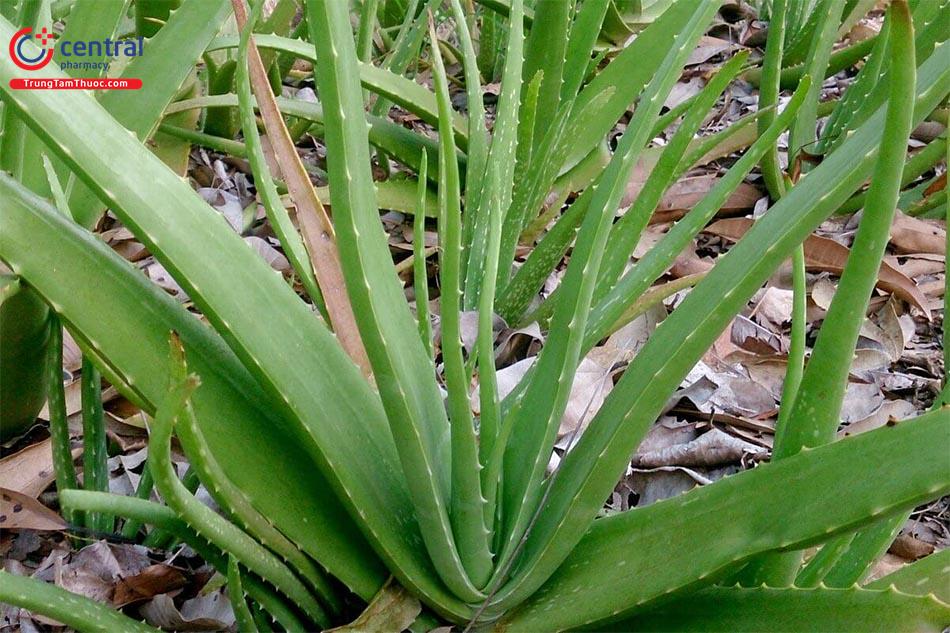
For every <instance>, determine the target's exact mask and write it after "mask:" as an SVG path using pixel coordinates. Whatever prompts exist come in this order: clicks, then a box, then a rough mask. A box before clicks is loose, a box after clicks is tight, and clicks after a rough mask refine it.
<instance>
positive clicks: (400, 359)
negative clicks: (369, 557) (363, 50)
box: [307, 0, 482, 601]
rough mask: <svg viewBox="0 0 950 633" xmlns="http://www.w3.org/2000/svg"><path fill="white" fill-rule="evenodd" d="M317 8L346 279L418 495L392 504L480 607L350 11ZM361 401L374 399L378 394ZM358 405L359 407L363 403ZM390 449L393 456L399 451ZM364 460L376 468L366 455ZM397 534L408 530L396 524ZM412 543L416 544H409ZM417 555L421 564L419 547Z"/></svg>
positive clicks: (312, 15) (447, 575) (442, 415)
mask: <svg viewBox="0 0 950 633" xmlns="http://www.w3.org/2000/svg"><path fill="white" fill-rule="evenodd" d="M307 8H308V21H309V24H310V29H311V31H312V34H313V40H314V42H315V46H316V50H317V64H316V72H317V75H316V77H317V86H318V88H319V90H320V95H321V97H322V99H323V105H324V115H325V117H326V145H327V150H328V161H327V167H328V173H329V176H330V193H331V204H332V207H333V219H334V227H335V228H336V231H337V239H338V243H339V245H340V250H341V251H342V252H344V253H349V256H348V257H344V258H343V260H342V264H343V274H344V277H345V279H346V286H347V292H348V294H349V296H350V300H351V301H352V303H353V311H354V313H355V314H356V316H357V324H358V325H359V329H360V334H361V336H362V338H363V342H364V345H365V346H366V351H367V354H368V356H369V359H370V362H371V364H372V367H373V374H374V378H375V380H376V384H377V386H378V388H379V395H380V398H381V400H382V404H383V407H385V411H386V415H385V417H386V418H388V421H389V425H388V426H389V429H390V431H391V433H392V438H393V439H394V440H395V452H397V453H398V457H399V460H400V462H401V464H402V468H403V471H404V473H405V482H406V484H407V492H408V494H409V499H400V500H398V501H397V500H396V499H392V500H391V501H388V502H387V505H389V506H390V507H391V508H392V509H393V511H394V512H397V511H398V513H406V512H408V511H410V510H411V509H412V508H414V509H415V515H416V516H417V517H418V522H419V528H420V529H421V536H422V539H423V542H424V544H425V551H427V552H428V555H429V557H430V558H431V561H432V565H433V566H434V567H435V569H436V570H437V572H438V575H439V577H440V578H441V579H442V581H443V582H445V583H446V586H448V587H449V588H450V589H451V591H452V592H453V593H454V594H455V595H456V596H459V597H460V598H462V599H463V600H470V601H474V600H478V599H479V598H480V597H481V596H482V594H481V592H480V591H479V590H478V589H477V588H476V587H475V586H474V585H473V584H472V579H470V578H469V577H468V575H467V573H466V571H465V569H464V567H463V565H462V561H461V559H460V557H459V553H458V549H457V545H456V543H455V539H454V536H453V534H452V527H451V524H450V521H449V516H448V508H447V503H448V496H449V493H450V485H449V478H450V475H451V472H450V471H451V461H450V449H451V443H450V431H449V424H448V419H447V416H446V412H445V408H444V406H443V404H442V398H441V396H440V394H439V392H438V388H437V385H436V383H435V382H434V381H433V380H432V379H431V375H432V360H431V359H430V358H429V356H428V354H427V353H426V351H425V348H424V346H423V345H422V342H421V341H420V340H419V337H418V336H417V335H416V332H415V329H416V328H415V323H414V322H413V317H412V314H411V313H410V312H409V308H408V305H407V304H406V300H405V296H404V294H403V291H402V285H401V283H400V282H399V280H398V278H397V277H396V274H395V272H394V270H393V266H392V258H391V256H390V254H389V247H388V244H387V238H386V235H385V233H384V232H383V230H382V227H381V225H380V222H379V213H378V209H377V207H376V200H375V196H374V193H373V178H372V173H371V170H370V163H369V144H368V140H367V133H366V125H365V124H364V122H363V120H362V117H361V116H359V117H358V116H353V114H352V113H355V112H361V110H362V95H361V92H360V86H359V77H357V76H355V75H354V74H352V73H351V72H349V69H350V68H352V67H354V65H355V64H356V51H355V48H354V44H353V38H352V35H351V33H350V25H349V14H348V7H347V6H346V4H341V3H337V2H332V1H328V0H312V1H310V2H308V4H307ZM310 382H311V383H312V380H311V381H310ZM358 393H359V392H355V393H354V395H357V394H358ZM335 397H337V398H339V396H335ZM360 397H361V398H362V399H364V400H365V399H367V398H368V394H365V395H362V396H360ZM352 402H353V404H356V403H357V402H358V400H356V399H354V400H352ZM357 415H359V414H357ZM384 423H385V421H384ZM387 448H389V450H392V448H391V444H390V446H387ZM361 461H364V462H366V463H367V465H369V464H368V461H367V460H366V459H365V458H363V459H361ZM342 465H343V464H337V465H334V467H335V468H337V469H338V468H340V467H341V466H342ZM393 467H395V464H394V465H393ZM368 476H373V475H368ZM377 477H378V475H377ZM356 483H357V482H355V481H354V484H356ZM384 488H391V482H384V483H383V484H382V485H381V486H380V491H382V489H384ZM389 494H390V496H391V493H389ZM373 503H379V501H378V500H377V501H374V502H373ZM395 504H399V505H395ZM356 506H357V507H358V508H359V510H360V512H361V513H362V512H367V507H366V506H365V505H363V504H361V503H356ZM397 509H398V510H397ZM387 529H388V530H395V529H399V528H397V527H396V526H395V525H393V524H390V526H389V527H388V528H387ZM381 536H388V537H389V538H392V536H393V535H391V534H388V533H383V534H381ZM402 540H403V542H404V543H405V544H406V545H407V546H408V545H409V543H407V542H406V540H407V539H402ZM407 553H409V552H407ZM411 554H412V555H413V557H416V558H419V557H420V554H421V552H420V551H419V549H418V545H417V546H416V549H415V550H414V551H412V552H411Z"/></svg>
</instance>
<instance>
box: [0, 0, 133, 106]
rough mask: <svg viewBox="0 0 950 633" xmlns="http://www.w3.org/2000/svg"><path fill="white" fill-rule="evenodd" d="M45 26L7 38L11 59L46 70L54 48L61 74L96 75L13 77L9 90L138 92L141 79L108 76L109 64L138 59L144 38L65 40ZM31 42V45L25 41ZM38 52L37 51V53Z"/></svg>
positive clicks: (27, 68) (24, 65)
mask: <svg viewBox="0 0 950 633" xmlns="http://www.w3.org/2000/svg"><path fill="white" fill-rule="evenodd" d="M0 1H2V0H0ZM57 38H58V36H57V35H56V33H53V32H52V31H51V30H48V29H47V28H46V27H45V26H44V27H43V28H42V29H40V31H39V32H38V33H33V29H32V28H30V27H26V28H23V29H20V30H19V31H17V32H16V33H14V34H13V37H12V38H10V45H9V47H8V50H9V52H10V59H11V60H13V63H14V64H16V65H17V67H19V68H22V69H23V70H28V71H36V70H40V69H42V68H45V67H46V66H47V65H48V64H49V63H50V62H51V61H52V60H53V55H54V49H56V50H58V51H59V56H60V58H61V59H60V60H59V61H58V62H57V64H58V65H59V69H60V70H62V71H77V70H78V71H93V74H96V75H98V76H94V77H89V76H79V77H68V76H66V77H35V76H34V77H35V78H26V77H14V78H12V79H10V87H11V88H13V89H15V90H138V89H139V88H141V87H142V80H141V79H136V78H133V77H108V76H106V74H107V73H108V71H109V67H110V65H111V63H112V61H113V60H114V59H116V58H119V57H125V58H130V57H141V56H142V54H143V52H144V47H145V41H144V40H145V38H142V37H136V38H123V39H118V40H113V39H111V38H105V39H103V40H68V39H67V40H64V39H57ZM30 41H32V43H33V46H29V45H28V44H27V42H30ZM37 50H38V52H36V51H37Z"/></svg>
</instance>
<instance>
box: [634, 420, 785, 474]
mask: <svg viewBox="0 0 950 633" xmlns="http://www.w3.org/2000/svg"><path fill="white" fill-rule="evenodd" d="M765 452H766V451H765V449H764V448H762V447H761V446H756V445H755V444H751V443H749V442H746V441H744V440H740V439H739V438H736V437H733V436H731V435H729V434H728V433H724V432H722V431H720V430H719V429H717V428H713V429H710V430H709V431H708V432H706V433H703V434H702V435H700V436H699V437H698V438H696V439H694V440H691V441H689V442H687V443H685V444H675V445H673V446H668V447H666V448H662V449H659V450H654V451H650V452H646V453H638V454H637V455H635V456H634V458H633V465H634V466H637V467H640V468H657V467H660V466H720V465H722V464H732V463H735V462H738V461H739V460H741V459H742V457H743V456H745V455H747V454H751V455H757V454H764V453H765Z"/></svg>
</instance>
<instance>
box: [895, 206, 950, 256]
mask: <svg viewBox="0 0 950 633" xmlns="http://www.w3.org/2000/svg"><path fill="white" fill-rule="evenodd" d="M891 244H892V245H893V246H894V250H896V251H897V252H898V253H932V254H934V255H946V253H947V230H946V228H944V227H943V226H942V225H941V223H940V222H937V221H936V220H922V219H920V218H914V217H911V216H909V215H904V214H903V213H901V212H899V211H898V212H897V214H896V215H895V216H894V223H893V224H892V225H891Z"/></svg>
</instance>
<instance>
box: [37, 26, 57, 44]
mask: <svg viewBox="0 0 950 633" xmlns="http://www.w3.org/2000/svg"><path fill="white" fill-rule="evenodd" d="M35 37H36V39H38V40H39V41H40V44H41V45H42V46H43V48H46V47H47V44H48V43H49V41H50V40H51V39H53V38H54V37H56V34H55V33H50V32H49V31H47V30H46V27H45V26H44V27H43V28H42V30H40V32H39V33H37V34H36V36H35Z"/></svg>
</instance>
